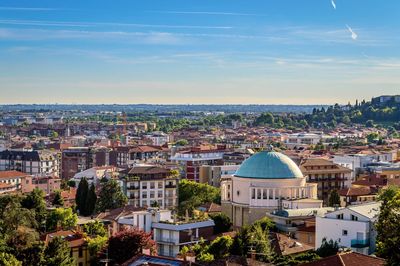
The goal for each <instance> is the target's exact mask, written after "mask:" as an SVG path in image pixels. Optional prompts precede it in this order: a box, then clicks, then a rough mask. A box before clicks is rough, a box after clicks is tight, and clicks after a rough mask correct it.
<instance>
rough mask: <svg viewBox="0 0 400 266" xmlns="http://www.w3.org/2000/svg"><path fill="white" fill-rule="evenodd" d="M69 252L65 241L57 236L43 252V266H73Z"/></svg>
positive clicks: (73, 262)
mask: <svg viewBox="0 0 400 266" xmlns="http://www.w3.org/2000/svg"><path fill="white" fill-rule="evenodd" d="M70 253H71V251H70V248H69V244H68V242H67V241H65V240H63V239H62V238H61V237H59V236H57V237H55V238H53V239H52V240H51V241H50V242H49V243H48V245H47V247H46V249H45V251H44V261H45V263H44V265H45V266H72V265H75V261H74V259H73V258H72V257H71V254H70Z"/></svg>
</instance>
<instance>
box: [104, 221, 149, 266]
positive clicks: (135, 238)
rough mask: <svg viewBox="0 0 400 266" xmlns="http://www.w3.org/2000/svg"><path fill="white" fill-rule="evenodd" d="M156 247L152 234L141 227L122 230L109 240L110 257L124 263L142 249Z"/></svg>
mask: <svg viewBox="0 0 400 266" xmlns="http://www.w3.org/2000/svg"><path fill="white" fill-rule="evenodd" d="M144 248H145V249H153V250H154V248H155V242H154V241H153V240H152V239H151V234H148V233H145V232H143V231H141V230H139V229H136V228H135V229H132V230H126V231H121V232H119V233H117V234H116V235H114V236H112V237H110V239H109V241H108V252H109V258H110V259H112V260H113V261H114V262H116V263H122V262H125V261H127V260H128V259H130V258H132V257H133V256H135V255H137V254H139V253H141V252H142V249H144Z"/></svg>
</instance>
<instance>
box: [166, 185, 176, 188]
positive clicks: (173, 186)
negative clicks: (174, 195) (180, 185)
mask: <svg viewBox="0 0 400 266" xmlns="http://www.w3.org/2000/svg"><path fill="white" fill-rule="evenodd" d="M165 188H176V185H165Z"/></svg>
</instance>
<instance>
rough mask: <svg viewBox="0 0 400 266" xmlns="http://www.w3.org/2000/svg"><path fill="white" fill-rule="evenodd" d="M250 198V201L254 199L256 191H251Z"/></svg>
mask: <svg viewBox="0 0 400 266" xmlns="http://www.w3.org/2000/svg"><path fill="white" fill-rule="evenodd" d="M251 198H252V199H255V198H256V190H255V189H254V188H253V189H252V190H251Z"/></svg>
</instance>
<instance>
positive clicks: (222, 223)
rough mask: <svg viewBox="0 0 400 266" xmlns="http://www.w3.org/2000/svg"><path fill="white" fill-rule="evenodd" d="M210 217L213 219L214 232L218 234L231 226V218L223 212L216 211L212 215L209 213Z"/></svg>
mask: <svg viewBox="0 0 400 266" xmlns="http://www.w3.org/2000/svg"><path fill="white" fill-rule="evenodd" d="M210 218H211V219H213V221H214V223H215V226H214V234H220V233H224V232H229V231H230V230H231V227H232V222H231V219H230V218H229V217H228V216H227V215H226V214H224V213H218V214H214V215H210Z"/></svg>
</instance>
